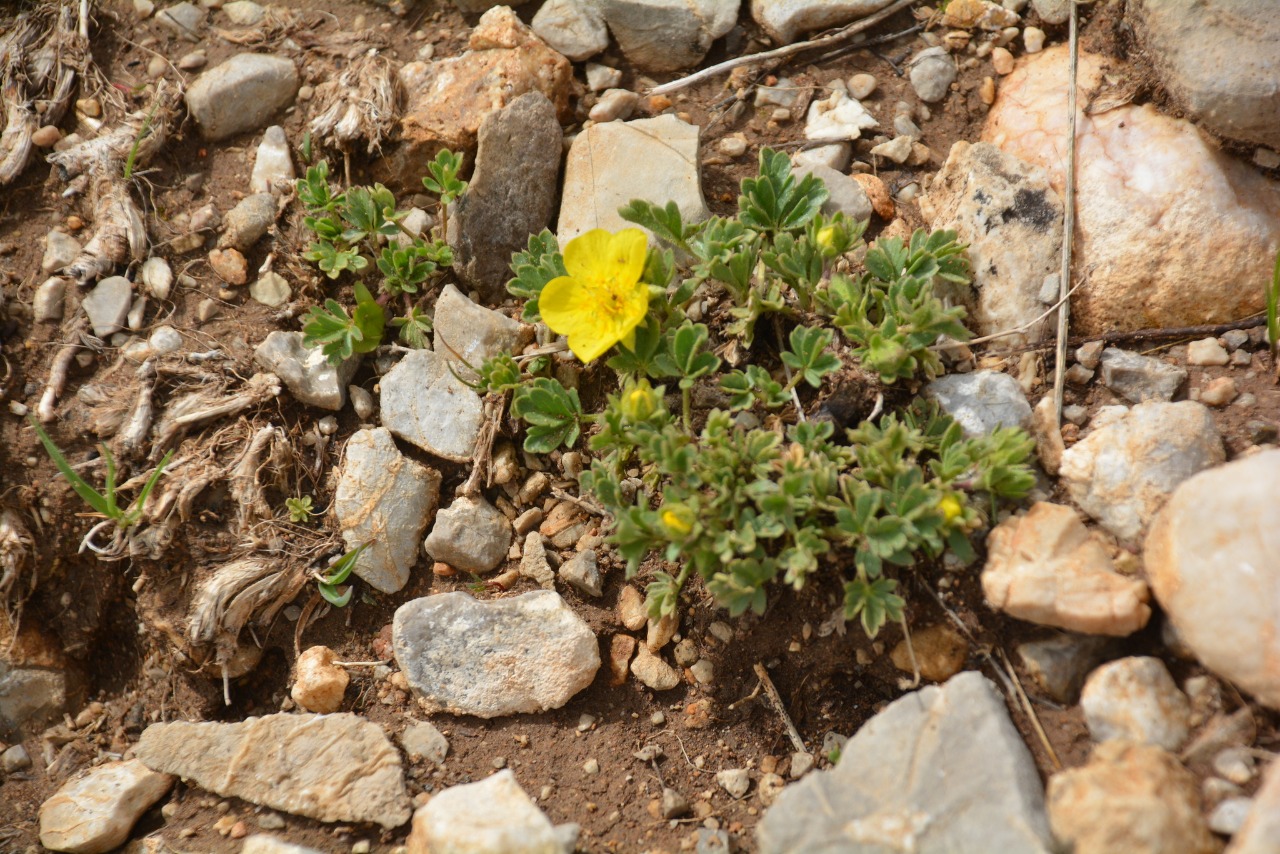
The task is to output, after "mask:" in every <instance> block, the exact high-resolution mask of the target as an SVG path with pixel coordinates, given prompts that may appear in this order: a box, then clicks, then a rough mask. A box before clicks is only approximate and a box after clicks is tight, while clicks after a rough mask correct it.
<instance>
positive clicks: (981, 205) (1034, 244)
mask: <svg viewBox="0 0 1280 854" xmlns="http://www.w3.org/2000/svg"><path fill="white" fill-rule="evenodd" d="M920 212H921V213H922V214H923V215H924V218H925V221H926V222H928V223H929V226H930V228H933V229H935V230H941V229H951V230H953V231H955V232H956V234H957V236H958V238H959V240H960V242H962V243H965V244H968V247H969V248H968V250H967V253H966V254H967V255H968V256H969V261H970V262H971V264H972V265H973V291H972V292H970V291H969V290H968V289H963V290H961V289H954V290H958V293H957V296H958V297H959V298H960V300H961V301H962V302H964V303H965V304H966V305H967V306H968V307H969V308H971V309H972V317H973V322H974V324H975V327H976V330H977V332H978V333H979V334H981V335H991V334H993V333H996V332H1004V331H1007V330H1011V329H1014V328H1016V327H1021V326H1024V325H1026V324H1028V323H1031V322H1032V321H1034V320H1035V319H1036V318H1037V317H1039V316H1040V315H1041V313H1043V311H1044V305H1043V304H1042V302H1041V300H1040V287H1041V284H1042V283H1043V282H1044V281H1045V279H1046V278H1047V277H1049V276H1051V275H1053V274H1054V273H1056V272H1057V270H1058V269H1059V266H1060V265H1061V261H1062V259H1061V253H1062V220H1063V206H1062V199H1061V198H1060V197H1059V195H1058V193H1057V192H1055V191H1054V189H1053V188H1052V187H1051V186H1050V185H1049V176H1048V173H1046V172H1045V171H1044V170H1043V169H1039V168H1037V167H1035V166H1032V165H1030V164H1028V163H1026V162H1024V161H1022V160H1019V159H1018V158H1017V157H1014V156H1013V155H1011V154H1005V153H1004V152H1002V151H1000V149H998V148H996V147H995V146H993V145H990V144H989V143H985V142H979V143H975V144H972V145H971V144H969V143H968V142H964V141H960V142H957V143H956V144H955V145H953V146H952V147H951V153H950V154H949V155H948V156H947V162H946V163H944V164H943V166H942V169H940V170H939V171H938V172H937V173H936V174H935V175H934V177H933V179H932V183H929V184H928V185H927V192H926V193H925V195H924V196H923V197H922V198H921V200H920ZM944 287H946V286H944ZM1056 299H1057V291H1056V289H1055V291H1054V300H1055V301H1056ZM1047 329H1048V326H1047V324H1046V323H1045V322H1043V321H1042V322H1041V323H1039V324H1036V325H1034V326H1032V327H1031V328H1029V329H1028V330H1027V331H1026V332H1025V333H1021V334H1018V335H1012V336H1009V337H1008V338H1006V339H1002V341H1003V343H1004V344H1007V345H1008V346H1016V345H1018V344H1025V343H1035V342H1037V341H1040V340H1041V339H1042V338H1043V337H1044V334H1045V333H1046V331H1047Z"/></svg>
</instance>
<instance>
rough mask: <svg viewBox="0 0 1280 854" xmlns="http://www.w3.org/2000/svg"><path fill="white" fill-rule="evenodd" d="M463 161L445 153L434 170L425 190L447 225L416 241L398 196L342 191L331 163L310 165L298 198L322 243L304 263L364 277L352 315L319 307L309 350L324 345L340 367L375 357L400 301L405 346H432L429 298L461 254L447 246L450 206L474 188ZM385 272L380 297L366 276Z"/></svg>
mask: <svg viewBox="0 0 1280 854" xmlns="http://www.w3.org/2000/svg"><path fill="white" fill-rule="evenodd" d="M461 168H462V157H461V155H458V154H455V153H453V152H451V151H448V150H445V151H442V152H440V154H439V155H438V156H437V157H436V159H435V160H434V161H432V162H431V163H429V164H428V171H429V172H430V173H431V174H430V176H429V177H426V178H423V179H422V180H423V185H424V186H425V187H426V188H427V189H428V190H430V191H431V192H434V193H436V194H437V196H438V197H439V199H440V221H439V223H438V225H437V226H436V228H435V229H434V230H433V232H432V233H431V234H430V235H422V234H414V233H413V232H412V231H411V230H410V229H409V228H407V227H406V226H405V224H404V220H405V218H406V217H407V216H408V214H409V212H408V211H406V210H399V209H398V208H397V206H396V198H395V195H394V194H393V193H392V192H391V191H390V190H388V189H387V188H386V187H384V186H383V185H381V184H374V185H373V186H372V187H360V186H357V187H350V188H348V189H346V190H345V191H341V192H338V191H335V189H334V188H333V187H332V186H331V185H330V184H329V164H328V163H327V162H326V161H323V160H322V161H320V162H319V163H316V164H315V165H312V166H309V167H308V168H307V171H306V175H305V176H304V177H302V178H300V179H299V180H298V182H297V189H298V198H299V200H301V202H302V204H303V207H304V208H306V211H307V214H306V216H305V217H304V218H303V223H304V224H305V225H306V227H307V228H308V229H309V230H310V231H311V232H312V234H313V235H314V236H315V240H314V241H313V242H312V243H311V244H310V246H309V247H308V249H307V251H306V252H304V253H303V256H302V257H303V258H305V259H307V260H308V261H312V262H314V263H315V264H316V266H317V267H318V268H319V269H320V271H321V272H323V273H324V274H325V275H326V276H327V277H329V278H330V279H335V280H336V279H340V278H342V277H343V276H344V275H350V276H355V277H357V281H356V282H355V285H354V289H353V290H354V296H355V307H354V309H353V310H352V311H351V312H350V313H348V311H347V309H346V308H344V307H343V306H342V305H341V304H340V303H339V302H338V301H337V300H335V299H326V300H325V303H324V305H323V306H313V307H312V308H311V310H310V311H309V312H308V314H307V318H306V321H305V323H304V324H303V328H302V331H303V336H304V339H303V340H304V343H305V344H306V345H307V346H309V347H314V346H321V347H322V348H323V349H324V353H325V355H326V356H328V358H329V361H331V362H333V363H334V364H337V363H339V362H341V361H343V360H344V359H349V358H351V356H352V355H354V354H356V353H368V352H371V351H372V350H373V349H375V348H376V347H377V346H378V345H379V344H381V343H382V338H383V335H384V333H385V329H386V326H387V318H386V308H385V306H386V304H388V303H391V302H394V301H398V302H399V303H400V305H401V313H400V314H398V315H396V316H394V317H393V318H392V319H391V321H390V323H391V326H392V327H393V328H395V329H397V330H398V335H399V337H400V340H401V341H403V342H404V343H405V344H407V345H409V346H411V347H423V346H425V345H426V341H427V336H428V335H430V333H431V317H430V315H429V314H427V312H426V311H425V309H424V307H423V305H422V303H421V299H422V298H423V297H424V296H425V292H426V291H427V290H428V288H429V287H430V286H431V285H432V283H433V282H435V281H436V280H437V279H438V278H439V277H440V276H441V275H442V274H443V273H444V271H445V270H447V269H448V268H450V267H451V266H452V265H453V252H452V250H450V249H449V246H448V244H447V243H446V242H445V240H444V233H445V231H444V229H445V225H446V223H447V216H448V209H449V206H450V205H451V204H452V203H453V202H454V201H455V200H456V199H457V197H458V196H459V195H460V194H461V193H463V192H464V191H465V190H466V188H467V184H466V182H465V181H462V180H460V179H459V178H458V171H459V170H460V169H461ZM375 271H376V273H377V276H378V281H377V290H378V296H376V297H375V296H374V295H373V293H372V292H370V290H369V288H368V286H366V285H365V284H364V282H363V281H362V280H360V277H364V276H367V275H369V274H371V273H373V272H375Z"/></svg>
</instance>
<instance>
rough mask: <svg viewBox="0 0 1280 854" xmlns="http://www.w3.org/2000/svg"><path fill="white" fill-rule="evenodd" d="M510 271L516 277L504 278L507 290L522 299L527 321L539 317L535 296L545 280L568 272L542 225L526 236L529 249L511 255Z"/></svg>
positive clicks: (556, 247)
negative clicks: (507, 279) (540, 229)
mask: <svg viewBox="0 0 1280 854" xmlns="http://www.w3.org/2000/svg"><path fill="white" fill-rule="evenodd" d="M511 272H513V273H515V278H514V279H512V280H511V281H509V282H507V292H508V293H510V294H511V295H512V296H514V297H516V298H518V299H522V300H525V304H524V313H523V315H522V317H521V319H522V320H524V321H525V322H526V323H535V322H537V321H538V319H539V315H538V297H539V295H541V293H542V289H543V288H544V287H546V284H547V282H549V281H551V280H552V279H556V278H559V277H560V276H567V275H569V273H568V271H567V270H565V268H564V257H563V256H562V255H561V254H560V246H559V244H558V243H557V242H556V236H555V235H554V234H552V233H551V232H550V231H548V230H547V229H545V228H544V229H543V230H542V231H541V232H540V233H538V234H533V235H530V236H529V248H528V249H526V250H525V251H524V252H517V253H515V254H514V255H512V256H511Z"/></svg>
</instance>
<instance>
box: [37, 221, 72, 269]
mask: <svg viewBox="0 0 1280 854" xmlns="http://www.w3.org/2000/svg"><path fill="white" fill-rule="evenodd" d="M80 249H81V246H80V241H79V240H76V239H75V238H74V237H72V236H71V235H70V234H66V233H65V232H61V231H51V232H49V234H48V236H47V237H45V239H44V257H43V258H42V259H41V260H40V269H41V270H43V271H44V272H46V273H52V272H55V271H57V270H61V269H62V268H63V267H65V266H67V265H68V264H70V263H71V262H72V261H74V260H76V258H77V257H78V256H79V255H80Z"/></svg>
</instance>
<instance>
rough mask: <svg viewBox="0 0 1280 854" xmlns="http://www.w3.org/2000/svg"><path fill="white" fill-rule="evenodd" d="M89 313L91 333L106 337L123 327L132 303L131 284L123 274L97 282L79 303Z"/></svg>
mask: <svg viewBox="0 0 1280 854" xmlns="http://www.w3.org/2000/svg"><path fill="white" fill-rule="evenodd" d="M81 305H82V306H84V313H85V314H87V315H89V324H90V325H91V326H93V334H94V335H97V336H98V337H99V338H106V337H107V336H109V335H111V334H112V333H113V332H119V331H120V330H121V329H124V323H125V318H127V317H128V315H129V307H130V306H132V305H133V285H132V284H131V283H130V282H129V280H128V279H126V278H125V277H124V276H111V277H109V278H106V279H103V280H102V281H100V282H98V284H97V285H96V286H95V287H94V289H93V290H92V291H90V292H89V295H88V296H86V297H85V298H84V301H83V302H82V303H81Z"/></svg>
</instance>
